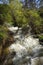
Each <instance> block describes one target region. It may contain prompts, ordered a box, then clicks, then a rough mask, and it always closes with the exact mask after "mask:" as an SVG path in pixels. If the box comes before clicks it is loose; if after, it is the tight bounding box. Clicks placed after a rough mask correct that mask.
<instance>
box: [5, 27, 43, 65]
mask: <svg viewBox="0 0 43 65" xmlns="http://www.w3.org/2000/svg"><path fill="white" fill-rule="evenodd" d="M8 29H9V30H10V31H11V32H13V33H14V36H13V37H14V40H15V42H14V43H13V44H11V45H10V46H9V48H8V49H9V52H10V53H9V55H8V56H7V59H6V60H5V62H4V65H8V64H9V63H8V61H9V60H11V62H12V65H35V63H34V59H35V57H38V55H39V54H38V53H39V51H40V49H41V48H42V50H43V47H42V46H41V45H40V44H39V39H37V38H33V37H32V36H31V35H30V34H29V33H28V34H27V35H24V34H23V33H22V29H21V28H18V27H11V28H8ZM40 52H41V51H40ZM12 53H14V54H12ZM38 59H39V58H38ZM40 59H41V58H40ZM35 61H36V60H35ZM10 65H11V64H10Z"/></svg>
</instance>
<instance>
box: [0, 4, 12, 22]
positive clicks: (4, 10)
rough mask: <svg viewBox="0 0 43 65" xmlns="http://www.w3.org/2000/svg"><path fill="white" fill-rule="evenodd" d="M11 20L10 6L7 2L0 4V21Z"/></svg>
mask: <svg viewBox="0 0 43 65" xmlns="http://www.w3.org/2000/svg"><path fill="white" fill-rule="evenodd" d="M11 21H12V16H11V11H10V7H9V6H8V5H7V4H0V23H1V22H3V23H4V22H8V23H10V22H11Z"/></svg>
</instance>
